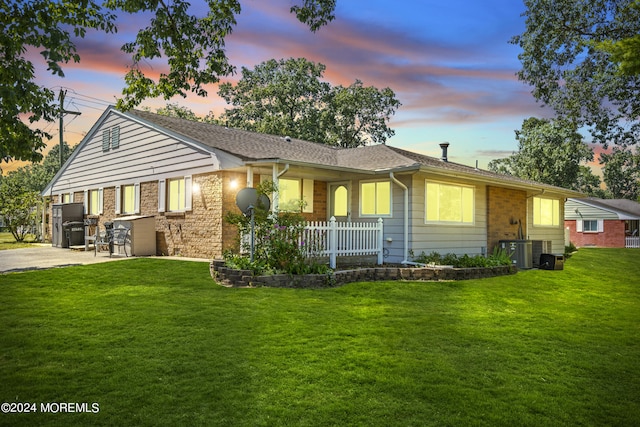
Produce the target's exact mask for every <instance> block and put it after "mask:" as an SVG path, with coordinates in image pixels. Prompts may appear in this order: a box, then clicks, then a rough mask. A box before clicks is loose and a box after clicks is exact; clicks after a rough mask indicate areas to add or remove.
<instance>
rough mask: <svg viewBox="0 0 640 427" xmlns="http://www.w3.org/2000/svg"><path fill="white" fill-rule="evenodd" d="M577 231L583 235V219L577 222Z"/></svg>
mask: <svg viewBox="0 0 640 427" xmlns="http://www.w3.org/2000/svg"><path fill="white" fill-rule="evenodd" d="M576 231H577V232H578V233H582V220H581V219H578V220H576Z"/></svg>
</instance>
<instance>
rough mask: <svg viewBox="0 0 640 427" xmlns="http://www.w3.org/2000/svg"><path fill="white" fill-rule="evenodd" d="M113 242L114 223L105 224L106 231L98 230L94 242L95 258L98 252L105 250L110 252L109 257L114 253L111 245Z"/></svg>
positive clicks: (98, 228)
mask: <svg viewBox="0 0 640 427" xmlns="http://www.w3.org/2000/svg"><path fill="white" fill-rule="evenodd" d="M112 240H113V223H112V222H105V223H104V230H100V227H97V228H96V237H95V240H94V245H93V248H94V252H93V256H96V255H97V254H98V252H101V251H103V250H105V251H109V257H111V254H112V253H113V244H112V243H111V242H112Z"/></svg>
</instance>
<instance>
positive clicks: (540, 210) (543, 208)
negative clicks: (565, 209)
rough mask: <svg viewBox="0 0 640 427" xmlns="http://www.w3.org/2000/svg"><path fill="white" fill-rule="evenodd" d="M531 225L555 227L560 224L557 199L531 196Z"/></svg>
mask: <svg viewBox="0 0 640 427" xmlns="http://www.w3.org/2000/svg"><path fill="white" fill-rule="evenodd" d="M533 225H538V226H548V227H555V226H558V225H560V201H559V200H558V199H545V198H542V197H534V198H533Z"/></svg>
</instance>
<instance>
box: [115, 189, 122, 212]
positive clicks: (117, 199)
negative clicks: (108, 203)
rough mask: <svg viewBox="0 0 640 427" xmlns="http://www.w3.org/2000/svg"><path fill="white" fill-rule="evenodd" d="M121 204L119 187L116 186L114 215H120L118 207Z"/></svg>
mask: <svg viewBox="0 0 640 427" xmlns="http://www.w3.org/2000/svg"><path fill="white" fill-rule="evenodd" d="M121 204H122V193H121V188H120V186H119V185H116V215H117V214H119V213H120V205H121Z"/></svg>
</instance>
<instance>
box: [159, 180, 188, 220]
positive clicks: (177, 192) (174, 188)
mask: <svg viewBox="0 0 640 427" xmlns="http://www.w3.org/2000/svg"><path fill="white" fill-rule="evenodd" d="M191 183H192V178H191V176H190V175H188V176H185V177H181V178H170V179H166V180H165V179H161V180H160V181H158V212H184V211H190V210H191V203H192V184H191Z"/></svg>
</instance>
